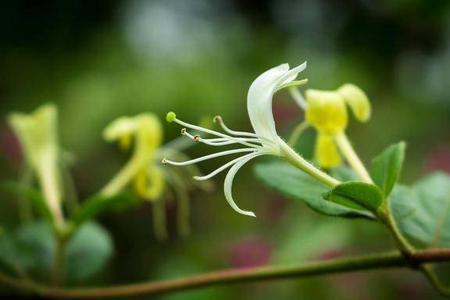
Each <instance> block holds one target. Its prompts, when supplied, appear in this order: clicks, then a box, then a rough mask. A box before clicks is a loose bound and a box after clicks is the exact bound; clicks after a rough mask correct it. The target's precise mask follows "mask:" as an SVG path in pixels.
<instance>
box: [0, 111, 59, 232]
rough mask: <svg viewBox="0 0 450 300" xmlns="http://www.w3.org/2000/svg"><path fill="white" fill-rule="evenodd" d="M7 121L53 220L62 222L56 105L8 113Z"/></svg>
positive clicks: (57, 222)
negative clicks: (28, 112)
mask: <svg viewBox="0 0 450 300" xmlns="http://www.w3.org/2000/svg"><path fill="white" fill-rule="evenodd" d="M8 121H9V124H10V126H11V127H12V129H13V130H14V133H15V134H16V135H17V137H18V139H19V141H20V144H21V147H22V151H23V153H24V155H25V159H26V161H27V163H28V164H29V165H30V166H31V168H32V170H33V172H34V173H35V174H36V177H37V179H38V181H39V184H40V186H41V189H42V191H43V194H44V197H45V200H46V202H47V206H48V208H49V210H50V211H51V213H52V215H53V218H54V221H55V222H56V224H57V225H62V224H63V222H64V217H63V213H62V210H61V199H62V191H61V185H60V179H61V176H60V170H59V168H58V162H59V159H60V149H59V144H58V133H57V128H58V111H57V109H56V107H55V106H54V105H52V104H46V105H43V106H41V107H39V108H37V109H36V110H35V111H34V112H32V113H30V114H23V113H12V114H11V115H10V116H9V119H8Z"/></svg>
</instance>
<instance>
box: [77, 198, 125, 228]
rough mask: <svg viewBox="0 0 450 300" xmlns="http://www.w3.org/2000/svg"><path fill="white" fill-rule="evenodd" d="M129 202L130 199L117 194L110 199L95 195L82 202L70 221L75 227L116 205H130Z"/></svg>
mask: <svg viewBox="0 0 450 300" xmlns="http://www.w3.org/2000/svg"><path fill="white" fill-rule="evenodd" d="M131 202H132V198H131V197H130V196H128V195H124V194H118V195H115V196H112V197H106V196H103V195H95V196H93V197H90V198H88V199H87V200H86V201H84V203H83V204H82V206H81V207H80V208H79V210H78V211H77V212H76V213H75V214H74V216H73V217H72V221H73V222H74V224H75V225H80V224H82V223H83V222H85V221H87V220H89V219H91V218H93V217H94V216H96V215H98V214H99V213H101V212H103V211H105V210H107V209H110V208H112V207H115V206H118V205H126V204H130V203H131Z"/></svg>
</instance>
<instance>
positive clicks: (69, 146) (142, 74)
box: [0, 0, 450, 299]
mask: <svg viewBox="0 0 450 300" xmlns="http://www.w3.org/2000/svg"><path fill="white" fill-rule="evenodd" d="M305 60H306V61H308V68H307V70H306V71H305V72H304V73H302V77H303V76H306V77H307V78H308V79H309V84H308V87H313V88H324V89H335V88H337V87H338V86H340V85H341V84H343V83H345V82H352V83H355V84H357V85H359V86H360V87H362V88H363V89H364V90H365V91H366V92H367V94H368V95H369V97H370V99H371V101H372V104H373V118H372V119H371V121H370V122H369V123H367V124H364V125H361V124H358V123H357V122H353V123H351V126H350V128H349V130H348V132H349V135H350V138H351V139H352V141H353V142H354V145H355V148H356V149H357V150H358V151H359V152H360V154H361V157H362V158H363V159H364V160H365V161H366V162H369V161H370V158H371V157H373V156H374V155H375V154H377V153H379V152H380V151H381V149H383V148H384V147H385V146H387V145H388V144H390V143H392V142H396V141H399V140H405V141H406V142H407V143H408V150H407V158H406V167H405V170H404V172H403V177H402V181H403V182H406V183H411V182H413V181H414V180H415V179H417V178H418V177H419V176H420V175H421V174H424V173H427V172H430V171H431V170H436V169H441V170H444V171H447V172H450V88H449V83H448V80H449V78H450V2H449V1H446V0H441V1H439V0H436V1H429V0H409V1H407V0H392V1H388V0H384V1H370V0H348V1H338V0H329V1H327V0H316V1H312V0H311V1H290V0H280V1H275V0H273V1H269V0H263V1H238V0H234V1H226V0H214V1H207V0H184V1H176V0H166V1H164V0H157V1H144V0H128V1H119V0H116V1H99V0H92V1H75V0H68V1H2V3H1V4H0V112H1V115H2V123H1V125H0V151H1V152H0V167H1V169H0V173H1V174H0V176H1V179H15V178H17V177H18V176H19V175H18V174H19V173H20V166H21V156H20V151H19V149H18V147H17V144H16V143H15V140H14V138H13V137H12V133H11V131H10V129H8V127H7V125H6V122H5V117H6V115H7V114H8V113H9V112H11V111H27V112H28V111H31V110H33V109H34V108H35V107H37V106H38V105H40V104H42V103H45V102H49V101H50V102H54V103H56V104H57V105H58V108H59V111H60V128H59V130H60V135H61V140H62V144H63V146H64V149H65V150H67V151H68V152H70V153H71V154H72V155H73V157H74V158H75V162H74V164H73V166H72V169H71V172H72V174H73V176H74V178H75V185H76V187H77V188H78V191H79V194H80V196H81V198H82V199H83V197H84V198H85V197H87V196H88V195H90V194H92V193H94V192H96V191H97V190H98V189H99V188H100V187H102V185H103V184H104V183H105V182H107V180H108V179H109V178H110V177H111V176H113V174H114V173H115V172H116V171H117V170H118V168H119V167H120V166H121V164H122V163H123V162H124V161H125V160H126V158H127V156H126V155H125V154H123V153H120V151H119V150H118V149H117V147H116V146H114V145H110V144H107V143H105V142H104V141H103V140H102V136H101V132H102V129H103V128H104V127H105V126H106V125H107V124H108V123H109V122H110V121H111V120H113V119H114V118H116V117H118V116H122V115H134V114H137V113H140V112H143V111H152V112H155V113H156V114H157V115H159V116H160V117H161V120H163V119H164V116H165V114H166V112H167V111H171V110H173V111H176V112H177V115H178V116H179V117H180V118H181V119H183V120H186V121H190V122H193V123H195V122H198V121H199V120H200V119H201V118H202V117H204V116H210V117H212V116H214V115H216V114H220V115H222V116H223V118H224V119H225V121H226V123H227V124H228V125H229V126H230V127H232V128H236V129H242V130H244V129H245V130H250V123H249V121H248V116H247V113H246V109H245V108H246V103H245V101H246V93H247V89H248V87H249V85H250V84H251V82H252V81H253V80H254V79H255V78H256V77H257V76H258V75H259V74H260V73H262V72H263V71H265V70H267V69H269V68H270V67H272V66H275V65H278V64H281V63H284V62H288V63H290V64H291V66H292V65H296V64H299V63H301V62H303V61H305ZM274 112H275V117H276V119H277V128H278V131H279V133H280V134H281V135H283V136H284V137H287V136H288V134H289V131H290V130H291V129H292V128H293V127H294V126H295V125H296V124H297V122H298V121H300V120H301V119H302V113H301V111H300V110H299V109H298V108H297V107H296V106H295V104H294V102H293V101H292V100H290V98H289V95H288V93H286V92H282V93H279V94H277V95H276V99H275V100H274ZM179 129H180V128H179V127H178V126H175V125H173V124H167V123H164V132H165V140H166V141H169V140H171V139H173V138H175V137H177V136H178V135H179ZM312 141H313V139H312V136H311V135H310V134H309V135H307V136H306V138H305V139H304V140H303V141H302V142H301V143H300V144H301V145H299V146H300V147H303V148H304V149H303V151H304V153H311V144H312ZM211 150H212V149H209V148H207V147H200V146H197V147H192V148H190V149H189V150H188V151H187V152H188V154H189V155H190V156H198V155H201V154H204V153H207V152H208V151H211ZM220 161H221V160H220V159H218V160H217V161H214V162H207V163H204V164H201V165H200V167H201V169H202V170H203V171H204V172H205V173H207V171H208V170H212V168H213V167H214V166H218V165H219V164H220ZM222 161H223V160H222ZM222 180H223V175H222V176H218V177H217V178H215V182H216V184H215V186H216V191H215V192H213V193H203V192H194V193H192V195H191V211H192V213H191V223H192V234H191V236H190V237H189V238H188V239H181V238H178V237H177V235H176V232H175V231H174V230H173V227H174V226H173V223H174V221H173V217H174V214H173V210H174V207H173V205H171V204H170V203H169V204H168V206H167V211H168V216H169V225H170V226H169V227H170V230H171V238H170V240H169V241H167V242H163V243H162V242H158V241H156V240H155V238H154V235H153V231H152V221H151V217H152V215H151V208H150V206H149V205H148V204H147V203H138V204H136V205H134V206H132V207H127V208H126V209H122V210H117V211H112V212H108V213H105V214H103V215H101V216H100V217H99V219H98V220H99V222H100V223H101V225H103V227H104V228H105V229H106V230H107V231H108V232H109V233H110V235H111V238H112V241H113V245H114V252H113V255H112V257H111V259H110V260H109V261H108V263H107V266H106V267H105V268H104V269H103V271H102V272H100V273H98V274H97V275H95V276H94V277H92V278H90V279H88V280H84V281H81V282H77V283H75V284H78V285H111V284H115V283H127V282H136V281H144V280H150V279H154V280H157V279H162V278H174V277H178V276H183V275H189V274H197V273H200V272H204V271H211V270H216V269H221V268H229V267H244V266H251V265H260V264H271V263H298V262H302V261H308V260H312V259H322V258H330V257H335V256H340V255H351V254H356V253H365V252H369V251H378V250H384V249H388V248H390V247H391V244H392V242H391V239H390V237H389V236H388V234H387V232H386V231H385V230H383V229H382V228H381V227H380V226H379V225H377V224H372V223H370V222H367V221H348V220H340V219H334V218H329V217H324V216H319V215H318V214H316V213H314V212H311V211H310V210H309V209H308V208H307V207H306V206H305V205H304V204H302V203H299V202H294V201H291V200H288V199H285V198H284V197H282V196H279V195H277V194H275V193H273V192H271V191H269V190H268V189H267V188H265V187H263V186H262V184H261V183H260V182H258V180H257V179H256V178H255V176H253V173H252V166H251V165H249V166H247V167H246V168H244V170H243V171H241V172H240V173H239V174H238V175H237V177H236V181H235V186H234V195H235V199H236V201H237V202H238V203H239V205H240V206H241V207H242V208H246V209H251V210H254V211H255V213H256V214H257V216H258V218H256V219H253V218H247V217H244V216H241V215H238V214H237V213H235V212H234V211H233V210H232V209H231V208H230V207H229V206H228V204H227V203H226V201H225V199H224V197H223V193H222ZM0 207H1V210H0V220H1V226H2V227H5V228H15V226H17V224H18V223H19V213H18V208H17V203H16V201H14V199H12V198H4V199H1V204H0ZM80 268H83V263H80ZM5 293H6V292H5ZM237 297H239V298H245V299H292V298H298V297H300V298H305V299H379V298H381V297H383V299H402V298H408V299H425V298H427V299H432V298H433V299H434V298H436V299H438V296H437V294H436V293H435V292H434V291H433V290H432V289H431V288H430V287H429V285H428V283H427V282H426V281H425V280H424V279H423V278H422V277H421V276H420V275H419V274H414V273H411V272H406V271H395V272H394V271H377V272H371V273H360V274H350V275H340V276H328V277H322V278H315V279H308V280H285V281H278V282H264V283H254V284H235V285H232V286H222V287H211V288H207V289H203V290H199V291H192V292H184V293H178V294H173V295H167V296H159V297H152V299H153V298H155V299H234V298H237ZM143 298H146V297H143ZM147 298H148V297H147Z"/></svg>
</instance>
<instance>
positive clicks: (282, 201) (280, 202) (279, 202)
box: [264, 192, 288, 223]
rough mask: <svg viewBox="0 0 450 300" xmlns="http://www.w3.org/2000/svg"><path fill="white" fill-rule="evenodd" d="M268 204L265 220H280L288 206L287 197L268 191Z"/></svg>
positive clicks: (273, 221)
mask: <svg viewBox="0 0 450 300" xmlns="http://www.w3.org/2000/svg"><path fill="white" fill-rule="evenodd" d="M267 195H268V196H267V197H266V198H267V206H266V207H265V211H264V215H265V217H264V220H267V221H269V222H270V223H276V222H278V221H279V220H280V219H281V218H283V216H284V215H285V212H286V208H287V207H288V205H287V201H286V198H284V197H283V196H280V195H279V194H275V193H271V192H267Z"/></svg>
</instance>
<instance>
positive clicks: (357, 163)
mask: <svg viewBox="0 0 450 300" xmlns="http://www.w3.org/2000/svg"><path fill="white" fill-rule="evenodd" d="M335 141H336V144H337V145H338V147H339V150H340V151H341V153H342V154H343V155H344V157H345V159H346V160H347V162H348V164H349V165H350V166H351V167H352V169H353V170H354V171H355V172H356V174H358V175H359V177H361V179H362V180H363V181H365V182H367V183H373V181H372V178H371V177H370V175H369V172H367V169H366V167H364V164H363V163H362V161H361V159H360V158H359V156H358V154H356V152H355V149H353V146H352V144H351V143H350V141H349V139H348V137H347V136H346V135H345V133H341V134H339V135H337V136H336V137H335Z"/></svg>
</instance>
